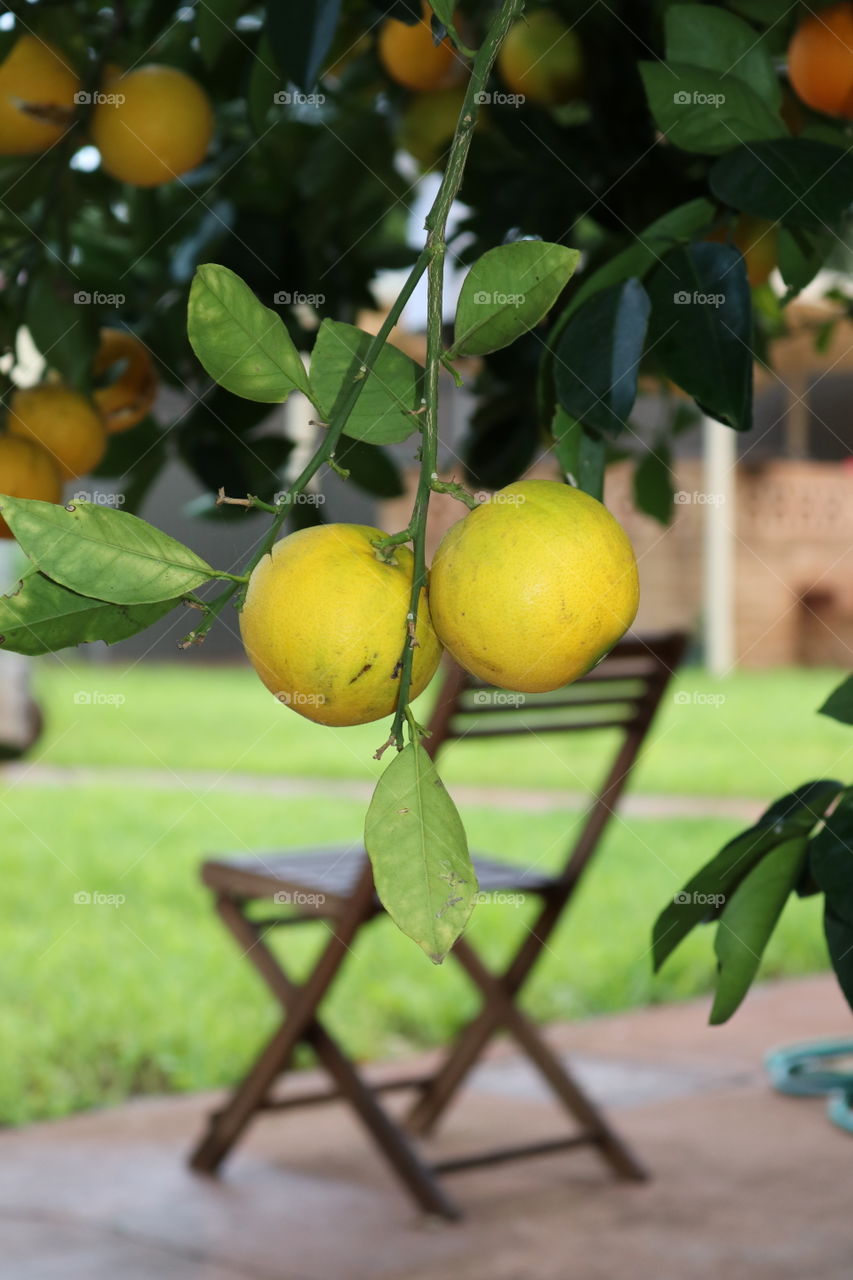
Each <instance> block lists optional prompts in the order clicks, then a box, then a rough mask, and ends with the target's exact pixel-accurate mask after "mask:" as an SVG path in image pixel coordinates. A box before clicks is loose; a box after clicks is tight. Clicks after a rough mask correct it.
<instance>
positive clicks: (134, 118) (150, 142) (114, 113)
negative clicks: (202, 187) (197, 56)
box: [92, 63, 214, 187]
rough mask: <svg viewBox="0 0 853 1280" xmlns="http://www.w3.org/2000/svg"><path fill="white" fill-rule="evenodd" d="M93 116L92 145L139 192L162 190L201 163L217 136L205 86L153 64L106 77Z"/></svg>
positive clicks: (109, 168)
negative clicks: (102, 93)
mask: <svg viewBox="0 0 853 1280" xmlns="http://www.w3.org/2000/svg"><path fill="white" fill-rule="evenodd" d="M103 92H104V94H106V95H107V97H114V98H115V101H105V102H101V103H99V104H98V105H97V106H96V107H95V110H94V112H93V114H92V141H93V142H94V144H95V146H96V147H97V148H98V150H99V151H100V153H101V164H102V165H103V167H104V169H105V171H106V172H107V173H109V174H110V175H111V176H112V177H113V178H118V179H119V181H120V182H128V183H130V184H131V186H135V187H159V186H161V185H162V184H163V183H164V182H171V181H172V179H173V178H177V177H179V176H180V175H181V174H182V173H187V172H189V170H190V169H195V168H196V166H197V165H199V164H201V162H202V160H203V159H204V157H205V155H206V154H207V149H208V147H209V146H210V140H211V138H212V137H213V124H214V120H213V108H212V107H211V105H210V99H209V98H208V96H207V94H206V93H205V92H204V90H203V89H202V87H201V85H200V84H198V83H197V82H196V81H195V80H193V78H192V76H188V75H187V74H186V73H185V72H183V71H178V70H177V68H175V67H162V66H158V65H157V64H154V63H152V64H151V65H149V66H145V67H139V68H138V70H136V71H129V72H127V74H126V75H115V74H114V75H112V76H108V77H107V79H106V80H105V82H104V90H103Z"/></svg>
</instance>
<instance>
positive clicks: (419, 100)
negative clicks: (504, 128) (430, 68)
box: [397, 85, 482, 173]
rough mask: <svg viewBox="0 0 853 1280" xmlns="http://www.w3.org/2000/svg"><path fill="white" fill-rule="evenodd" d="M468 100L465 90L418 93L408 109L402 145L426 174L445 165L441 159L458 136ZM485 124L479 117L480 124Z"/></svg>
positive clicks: (402, 119)
mask: <svg viewBox="0 0 853 1280" xmlns="http://www.w3.org/2000/svg"><path fill="white" fill-rule="evenodd" d="M464 99H465V86H464V85H462V86H460V87H458V88H453V89H438V90H437V91H436V92H435V93H418V94H415V96H414V97H413V98H412V99H411V101H410V102H409V103H408V104H407V105H406V109H405V110H404V112H403V115H402V118H401V120H400V132H399V134H398V139H397V140H398V142H399V143H400V146H401V147H402V148H403V150H404V151H408V153H409V155H410V156H414V158H415V159H416V160H417V162H418V164H419V165H420V167H421V169H422V170H423V171H424V173H429V172H430V171H431V170H432V169H436V168H438V167H440V165H441V159H442V156H443V155H444V153H445V152H446V151H447V149H448V147H449V146H450V142H451V139H452V138H453V135H454V133H455V132H456V122H457V120H458V119H459V113H460V112H461V110H462V103H463V101H464ZM481 120H482V115H480V116H478V121H477V123H478V124H479V123H480V121H481Z"/></svg>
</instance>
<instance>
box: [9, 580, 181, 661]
mask: <svg viewBox="0 0 853 1280" xmlns="http://www.w3.org/2000/svg"><path fill="white" fill-rule="evenodd" d="M179 603H180V601H179V600H159V601H157V603H155V604H142V605H139V604H137V605H124V604H108V603H107V602H106V601H104V600H93V599H91V597H89V596H81V595H78V594H77V593H76V592H75V591H69V590H68V588H67V587H63V586H60V584H59V583H58V582H52V581H51V580H50V578H46V577H45V576H44V574H42V573H38V572H35V571H31V572H30V573H28V574H27V575H26V576H25V577H24V578H22V579H21V581H20V582H19V583H18V586H17V588H16V590H15V591H12V592H10V593H9V595H6V596H2V597H0V646H2V648H4V649H12V650H14V652H15V653H26V654H29V655H30V656H34V655H36V654H40V653H55V652H56V650H57V649H64V648H66V647H67V646H68V645H75V644H85V643H87V642H88V641H91V640H105V641H106V642H107V644H115V643H116V641H118V640H126V639H127V638H128V636H134V635H136V633H137V632H138V631H144V630H145V628H146V627H150V626H151V624H152V623H153V622H157V621H159V619H160V618H162V617H164V616H165V615H166V614H167V613H169V612H170V610H172V609H174V608H175V606H176V605H178V604H179Z"/></svg>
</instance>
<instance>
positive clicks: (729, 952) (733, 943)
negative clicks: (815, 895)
mask: <svg viewBox="0 0 853 1280" xmlns="http://www.w3.org/2000/svg"><path fill="white" fill-rule="evenodd" d="M805 856H806V837H805V836H796V837H794V839H792V840H786V841H784V842H783V843H782V844H779V845H777V846H776V848H775V849H772V850H771V851H770V852H769V853H768V854H767V855H766V857H764V858H762V860H761V861H760V862H759V863H758V865H757V866H755V867H753V869H752V870H751V871H750V872H749V873H748V875H746V876H744V878H743V880H741V882H740V884H739V885H738V887H737V889H736V890H735V892H734V894H733V895H732V896H731V897H730V898H729V900H728V901H727V902H726V905H725V906H724V907H723V911H722V914H721V915H720V920H719V924H718V925H717V936H716V938H715V940H714V950H715V952H716V954H717V959H718V961H719V976H718V978H717V989H716V992H715V995H714V1004H713V1007H712V1009H711V1019H710V1021H711V1024H712V1025H713V1026H717V1025H719V1023H721V1022H726V1021H727V1020H728V1019H729V1018H730V1017H731V1016H732V1014H733V1013H734V1012H735V1010H736V1009H737V1007H738V1005H739V1004H740V1002H741V1001H742V1000H743V998H744V996H745V995H746V993H747V991H748V990H749V987H750V984H751V983H752V980H753V978H754V977H755V975H756V972H757V971H758V966H759V964H760V963H761V956H762V954H763V952H764V948H765V947H766V946H767V943H768V941H769V939H770V935H771V934H772V933H773V930H774V929H775V927H776V922H777V921H778V919H779V916H780V915H781V914H782V908H783V907H784V905H785V903H786V902H787V901H788V896H789V894H790V893H791V891H792V890H793V889H794V887H795V885H796V883H797V880H798V879H799V876H800V872H801V870H802V867H803V862H804V860H805Z"/></svg>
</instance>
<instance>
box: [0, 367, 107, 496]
mask: <svg viewBox="0 0 853 1280" xmlns="http://www.w3.org/2000/svg"><path fill="white" fill-rule="evenodd" d="M9 430H10V432H11V433H12V434H13V435H15V436H23V437H24V438H26V439H29V440H35V441H36V443H37V444H40V445H41V446H42V448H43V449H46V450H47V452H48V453H49V454H50V456H51V457H52V458H53V460H54V462H55V463H56V465H57V467H58V468H59V472H60V474H61V476H62V478H63V480H73V479H74V477H75V476H83V475H86V474H88V472H90V471H91V470H92V469H93V468H94V467H96V466H97V465H98V463H99V462H100V461H101V458H103V456H104V452H105V450H106V447H107V433H106V428H105V427H104V424H103V422H102V421H101V417H100V414H99V413H98V412H97V410H96V409H95V408H94V406H93V405H92V403H91V401H89V400H87V399H86V397H85V396H83V395H81V394H80V392H79V391H72V390H71V389H70V388H69V387H63V386H58V385H57V386H52V385H50V386H42V387H29V388H28V389H27V390H24V391H16V392H15V393H14V395H13V396H12V401H11V404H10V406H9Z"/></svg>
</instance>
